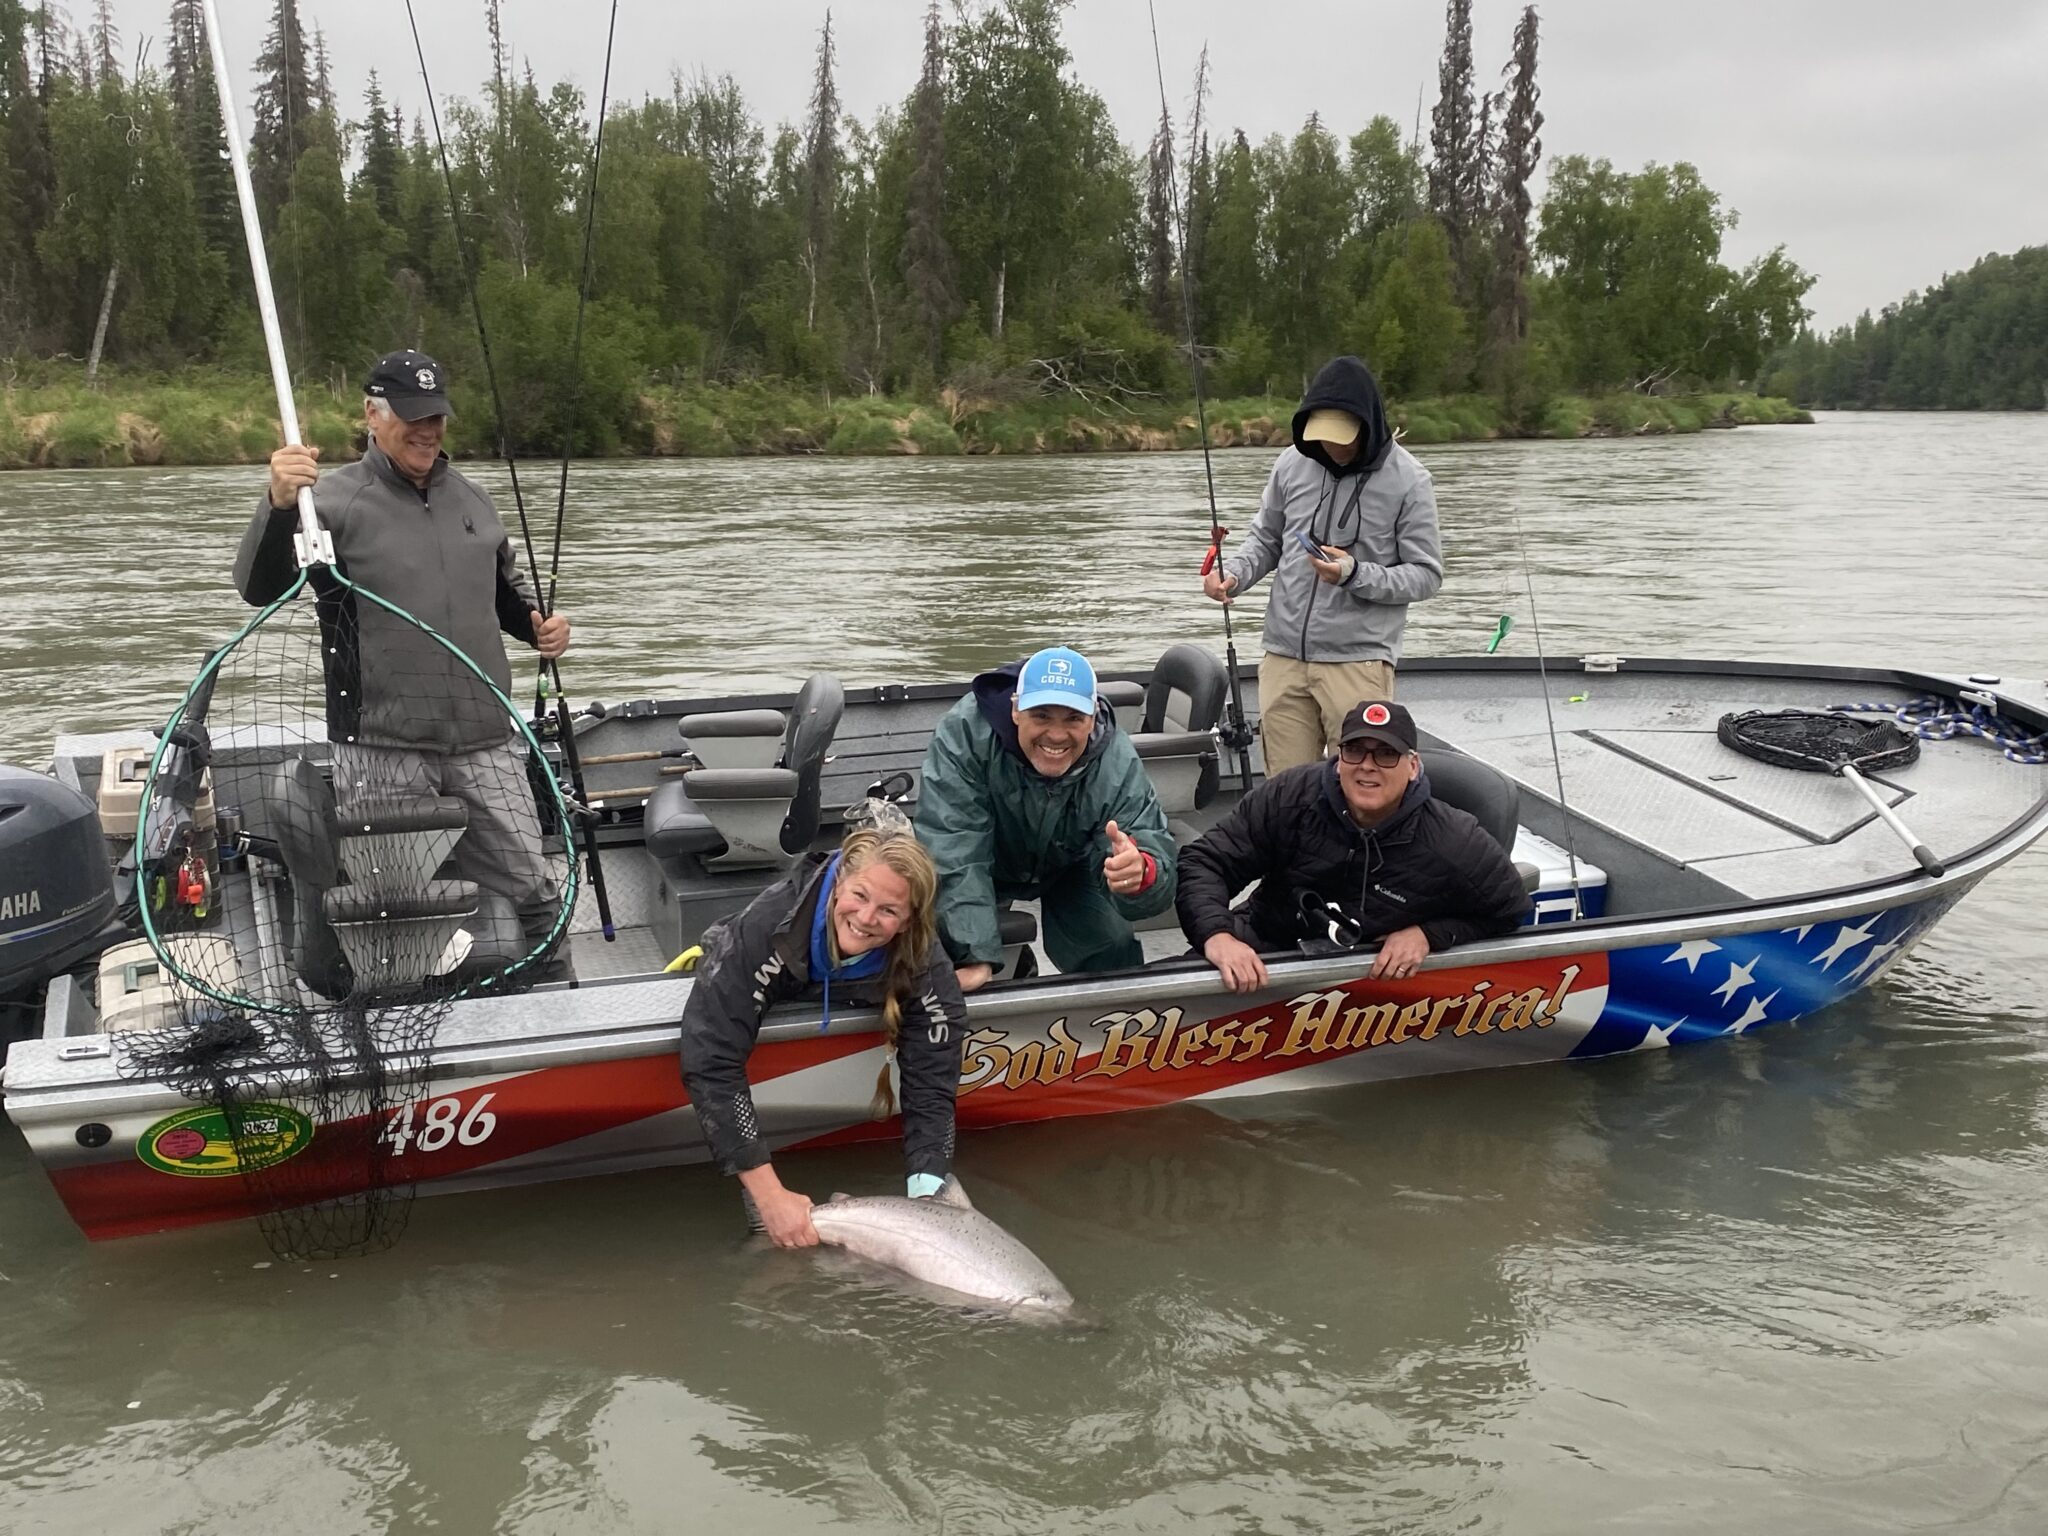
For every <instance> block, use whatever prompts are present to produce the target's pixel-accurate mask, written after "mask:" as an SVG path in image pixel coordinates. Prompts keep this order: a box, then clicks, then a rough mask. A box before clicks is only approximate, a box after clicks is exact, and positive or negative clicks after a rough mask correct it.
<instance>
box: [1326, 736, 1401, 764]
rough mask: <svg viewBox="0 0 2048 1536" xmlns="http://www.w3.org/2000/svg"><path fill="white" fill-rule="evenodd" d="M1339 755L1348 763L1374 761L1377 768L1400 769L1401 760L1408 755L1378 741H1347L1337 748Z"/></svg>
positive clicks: (1399, 749)
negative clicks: (1369, 759) (1368, 759)
mask: <svg viewBox="0 0 2048 1536" xmlns="http://www.w3.org/2000/svg"><path fill="white" fill-rule="evenodd" d="M1337 755H1338V756H1339V757H1341V758H1343V759H1344V761H1345V762H1347V763H1353V764H1357V763H1362V762H1364V761H1365V760H1366V758H1368V757H1370V758H1371V759H1372V764H1373V766H1374V767H1375V768H1398V767H1400V766H1401V759H1402V758H1404V757H1406V756H1407V755H1408V754H1407V753H1406V752H1405V751H1403V750H1402V749H1401V748H1400V747H1390V746H1388V745H1386V743H1384V742H1378V741H1347V742H1345V743H1344V744H1343V745H1342V746H1340V747H1338V748H1337Z"/></svg>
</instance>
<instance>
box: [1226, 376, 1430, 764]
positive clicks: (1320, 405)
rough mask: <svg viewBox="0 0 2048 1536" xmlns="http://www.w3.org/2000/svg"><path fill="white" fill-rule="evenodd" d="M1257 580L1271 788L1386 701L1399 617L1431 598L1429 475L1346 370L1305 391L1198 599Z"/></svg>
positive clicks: (1374, 393)
mask: <svg viewBox="0 0 2048 1536" xmlns="http://www.w3.org/2000/svg"><path fill="white" fill-rule="evenodd" d="M1269 574H1271V575H1272V577H1273V587H1272V591H1271V593H1270V595H1269V597H1268V599H1267V603H1266V627H1265V635H1264V645H1265V654H1264V656H1262V657H1261V658H1260V660H1259V734H1260V737H1261V740H1262V744H1263V750H1264V754H1265V759H1266V776H1267V777H1268V778H1271V777H1272V776H1273V775H1274V774H1277V773H1281V772H1284V771H1285V770H1287V769H1289V768H1293V767H1297V766H1298V765H1300V764H1302V763H1312V762H1314V761H1316V760H1317V759H1318V758H1320V757H1322V756H1324V755H1325V753H1326V752H1327V750H1328V749H1329V747H1330V745H1331V744H1332V743H1334V742H1335V741H1336V739H1337V732H1338V730H1339V729H1340V728H1341V726H1342V725H1343V721H1344V716H1345V714H1346V713H1347V712H1348V711H1349V710H1350V709H1351V707H1352V706H1353V705H1355V704H1357V703H1358V702H1359V701H1360V700H1361V699H1391V698H1392V697H1393V696H1394V668H1395V665H1396V664H1397V663H1398V662H1399V661H1400V659H1401V632H1402V630H1403V629H1404V628H1406V627H1407V623H1408V605H1409V604H1410V603H1419V602H1422V601H1423V600H1425V599H1426V598H1430V597H1434V596H1435V595H1436V592H1437V589H1438V588H1439V587H1441V586H1442V585H1443V579H1444V563H1443V553H1442V548H1441V542H1440V539H1439V536H1438V532H1437V521H1436V491H1435V488H1434V487H1433V486H1432V485H1431V483H1430V478H1429V471H1428V470H1426V469H1424V468H1423V467H1422V466H1421V465H1420V464H1419V463H1417V462H1416V460H1415V457H1414V455H1413V454H1411V453H1409V452H1408V450H1407V449H1405V448H1403V447H1402V446H1401V445H1400V444H1399V443H1397V442H1395V441H1394V434H1393V432H1392V431H1391V430H1390V429H1389V427H1388V426H1387V408H1386V403H1385V401H1384V400H1383V399H1382V398H1381V396H1380V386H1379V383H1378V381H1377V380H1375V379H1374V378H1373V376H1372V372H1371V370H1370V369H1368V368H1367V367H1366V366H1365V364H1364V363H1363V362H1361V361H1360V360H1359V359H1357V358H1355V357H1338V358H1333V359H1331V360H1330V361H1329V362H1328V363H1326V364H1324V366H1323V369H1322V371H1321V372H1320V373H1318V374H1317V375H1316V376H1315V381H1314V382H1313V383H1312V384H1310V385H1309V389H1308V393H1307V394H1306V395H1305V396H1303V397H1302V402H1301V409H1300V410H1298V411H1296V412H1295V413H1294V446H1293V447H1291V448H1287V449H1284V450H1282V452H1281V454H1280V457H1279V459H1278V461H1277V462H1275V464H1274V465H1273V473H1272V475H1271V477H1270V478H1269V479H1268V480H1267V481H1266V491H1265V494H1264V495H1263V496H1261V497H1260V498H1259V512H1258V516H1257V517H1256V518H1254V519H1253V521H1252V526H1251V531H1250V532H1249V533H1248V534H1247V535H1246V536H1245V541H1244V545H1243V547H1242V548H1241V549H1240V550H1239V551H1238V552H1237V554H1236V555H1234V556H1232V557H1231V558H1230V559H1228V560H1225V561H1223V562H1221V563H1220V564H1219V565H1218V566H1217V567H1216V568H1215V569H1214V570H1212V571H1210V572H1209V573H1208V574H1207V575H1206V576H1204V577H1203V578H1202V589H1203V591H1204V592H1206V593H1207V594H1208V595H1209V596H1210V597H1211V598H1214V599H1215V600H1216V601H1217V602H1222V603H1227V602H1229V601H1231V600H1232V599H1233V598H1235V597H1239V596H1242V595H1243V594H1244V593H1245V592H1246V591H1248V590H1249V589H1250V588H1251V587H1252V586H1253V585H1254V584H1255V583H1256V582H1258V581H1259V580H1260V579H1261V578H1262V577H1264V576H1267V575H1269Z"/></svg>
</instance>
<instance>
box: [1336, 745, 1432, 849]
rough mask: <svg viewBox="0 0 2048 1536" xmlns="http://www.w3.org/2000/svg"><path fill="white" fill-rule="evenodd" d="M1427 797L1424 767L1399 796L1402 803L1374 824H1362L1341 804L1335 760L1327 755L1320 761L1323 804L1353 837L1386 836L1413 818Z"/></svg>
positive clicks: (1429, 796) (1342, 794)
mask: <svg viewBox="0 0 2048 1536" xmlns="http://www.w3.org/2000/svg"><path fill="white" fill-rule="evenodd" d="M1430 798H1431V793H1430V788H1429V770H1428V769H1427V768H1425V769H1423V770H1422V772H1420V773H1418V774H1417V775H1415V782H1414V783H1413V784H1410V785H1409V786H1408V790H1407V793H1406V794H1404V795H1402V796H1401V803H1400V804H1399V805H1397V806H1395V807H1394V814H1393V815H1391V816H1389V817H1388V818H1387V819H1386V820H1385V821H1383V822H1381V823H1380V824H1379V825H1378V826H1376V827H1371V828H1367V827H1361V826H1360V825H1359V824H1358V823H1357V822H1355V821H1353V820H1352V819H1351V808H1350V807H1349V806H1348V805H1346V804H1345V803H1344V786H1343V785H1341V784H1339V783H1338V782H1337V759H1335V758H1334V757H1333V758H1330V759H1329V760H1328V761H1327V762H1325V763H1324V764H1323V804H1325V805H1327V806H1328V807H1329V808H1330V813H1331V814H1332V815H1333V816H1335V817H1336V818H1337V819H1338V820H1339V821H1341V822H1342V823H1343V824H1344V825H1345V826H1346V827H1348V828H1349V829H1350V830H1351V831H1352V833H1353V834H1354V835H1356V836H1360V837H1367V836H1370V837H1385V836H1386V835H1387V834H1388V833H1389V832H1392V831H1394V830H1395V829H1396V828H1397V827H1400V826H1402V825H1403V824H1404V823H1406V822H1407V821H1408V820H1409V819H1410V818H1411V817H1413V816H1414V815H1415V813H1416V812H1417V811H1419V810H1421V809H1422V807H1423V806H1424V805H1426V804H1428V803H1429V800H1430Z"/></svg>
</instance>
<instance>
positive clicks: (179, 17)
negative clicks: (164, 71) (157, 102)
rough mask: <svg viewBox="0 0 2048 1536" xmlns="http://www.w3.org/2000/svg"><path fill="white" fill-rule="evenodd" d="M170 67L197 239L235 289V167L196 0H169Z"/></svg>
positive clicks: (238, 227) (241, 268)
mask: <svg viewBox="0 0 2048 1536" xmlns="http://www.w3.org/2000/svg"><path fill="white" fill-rule="evenodd" d="M169 70H170V80H169V86H170V95H171V107H172V110H173V112H174V113H175V114H176V123H177V139H178V148H179V151H180V152H181V153H182V154H183V155H184V157H185V166H186V170H187V173H188V174H189V175H190V177H191V181H192V203H193V209H194V215H195V217H196V219H197V221H198V225H199V235H200V239H201V240H202V241H204V242H205V245H206V248H207V249H208V250H210V251H212V252H214V253H216V254H217V255H218V256H219V257H220V258H221V260H222V262H223V264H224V268H225V271H226V272H227V273H228V284H229V287H230V288H231V289H234V290H236V291H240V290H241V289H242V287H243V285H244V284H245V282H246V281H247V280H248V262H247V261H246V260H245V259H244V257H243V255H242V214H241V208H240V205H239V204H238V203H237V201H236V198H235V173H234V168H233V167H232V166H230V165H229V164H228V158H227V136H226V133H225V132H224V130H223V129H222V126H221V120H220V93H219V91H218V89H217V87H216V86H215V84H214V78H213V53H212V50H211V49H210V48H209V47H208V46H207V41H206V11H205V7H204V5H202V4H201V0H172V5H171V19H170V49H169Z"/></svg>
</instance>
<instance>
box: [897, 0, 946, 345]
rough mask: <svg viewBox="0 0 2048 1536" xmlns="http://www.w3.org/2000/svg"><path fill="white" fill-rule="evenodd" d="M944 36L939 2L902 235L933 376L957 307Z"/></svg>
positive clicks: (930, 21) (918, 102) (933, 13)
mask: <svg viewBox="0 0 2048 1536" xmlns="http://www.w3.org/2000/svg"><path fill="white" fill-rule="evenodd" d="M945 68H946V63H945V32H944V30H943V28H942V27H941V26H940V23H939V6H938V0H932V3H931V5H930V7H929V8H928V9H927V10H926V11H925V17H924V64H923V66H922V68H921V69H920V70H919V72H918V77H917V89H916V91H915V92H914V93H913V94H912V96H911V98H910V159H911V171H910V192H909V199H908V206H907V209H906V212H907V215H908V217H907V219H906V225H905V229H904V235H903V258H902V260H903V281H904V284H905V286H907V287H908V288H909V290H910V307H911V313H912V314H913V315H914V316H915V319H916V324H917V328H918V329H919V330H920V331H922V332H923V333H924V340H925V353H926V359H927V361H928V362H929V364H930V366H931V370H932V373H933V375H934V377H936V376H937V374H938V371H939V365H940V361H941V356H942V353H943V350H944V347H945V340H946V327H947V326H948V325H949V324H950V323H951V322H952V319H953V316H954V314H955V313H956V312H957V311H958V309H959V302H960V301H959V299H958V298H957V297H956V295H955V291H954V287H953V253H952V251H951V249H950V248H949V247H948V246H947V244H946V233H945V228H944V216H945V204H946V76H945Z"/></svg>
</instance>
